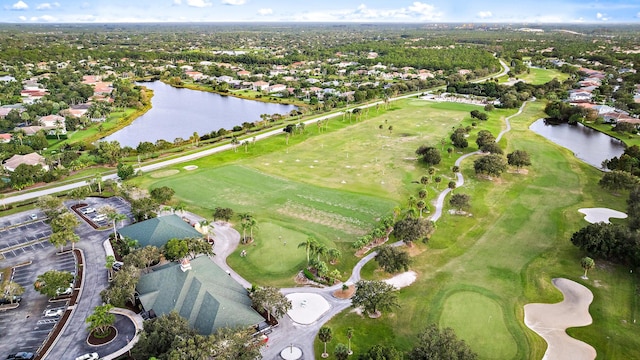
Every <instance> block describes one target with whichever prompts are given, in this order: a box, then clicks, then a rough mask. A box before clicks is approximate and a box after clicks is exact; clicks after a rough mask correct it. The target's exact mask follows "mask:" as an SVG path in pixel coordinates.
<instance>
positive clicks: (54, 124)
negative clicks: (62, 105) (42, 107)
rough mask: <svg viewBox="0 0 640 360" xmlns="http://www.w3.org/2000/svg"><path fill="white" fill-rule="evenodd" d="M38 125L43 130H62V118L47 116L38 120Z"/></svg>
mask: <svg viewBox="0 0 640 360" xmlns="http://www.w3.org/2000/svg"><path fill="white" fill-rule="evenodd" d="M39 121H40V124H41V125H42V126H43V127H45V128H64V127H65V126H64V117H62V116H60V115H47V116H43V117H41V118H40V120H39Z"/></svg>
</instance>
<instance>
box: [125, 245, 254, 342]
mask: <svg viewBox="0 0 640 360" xmlns="http://www.w3.org/2000/svg"><path fill="white" fill-rule="evenodd" d="M136 289H137V291H138V293H139V294H140V302H141V303H142V305H143V306H144V308H145V310H147V311H149V310H152V309H153V311H154V312H155V313H156V315H162V314H168V313H170V312H171V311H176V312H177V313H178V314H179V315H180V316H182V317H184V318H185V319H187V320H188V321H189V324H190V325H191V326H192V327H193V328H195V329H196V330H197V331H198V332H199V333H200V334H203V335H209V334H211V333H213V332H215V331H216V330H217V329H218V328H221V327H238V326H251V325H255V324H257V323H259V322H261V321H263V320H264V318H263V317H262V316H261V315H260V314H258V313H257V312H256V311H255V310H254V309H253V308H252V307H251V299H250V298H249V296H248V294H247V290H246V289H245V288H243V287H242V285H240V284H238V283H237V282H236V281H235V280H233V279H232V278H231V277H230V276H229V275H228V274H227V273H226V272H225V271H224V270H222V269H221V268H220V267H219V266H218V265H216V264H214V263H213V261H211V260H210V259H209V258H208V257H207V256H200V257H198V258H196V259H194V260H191V270H187V271H182V269H181V268H180V264H178V263H170V264H167V265H164V266H162V267H160V268H155V269H154V270H153V272H151V273H148V274H144V275H142V276H141V277H140V280H139V281H138V284H137V286H136Z"/></svg>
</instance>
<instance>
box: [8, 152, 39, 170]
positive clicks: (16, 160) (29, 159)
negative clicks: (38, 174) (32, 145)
mask: <svg viewBox="0 0 640 360" xmlns="http://www.w3.org/2000/svg"><path fill="white" fill-rule="evenodd" d="M22 164H27V165H40V166H42V168H43V169H44V170H45V171H49V166H48V165H47V163H46V162H45V161H44V157H43V156H41V155H40V154H38V153H35V152H33V153H30V154H26V155H13V156H12V157H10V158H9V159H8V160H7V161H5V162H4V164H2V166H3V167H4V168H5V169H6V170H7V171H11V172H13V171H15V170H16V168H17V167H18V166H20V165H22Z"/></svg>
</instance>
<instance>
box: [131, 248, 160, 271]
mask: <svg viewBox="0 0 640 360" xmlns="http://www.w3.org/2000/svg"><path fill="white" fill-rule="evenodd" d="M161 256H162V252H161V251H160V249H158V248H157V247H155V246H151V245H147V246H145V247H143V248H141V249H136V250H134V251H132V252H130V253H129V254H127V255H126V256H125V257H124V258H123V259H122V261H123V262H124V264H125V265H132V266H135V267H136V268H138V269H140V270H147V269H148V268H149V266H151V264H153V263H155V262H158V261H160V257H161Z"/></svg>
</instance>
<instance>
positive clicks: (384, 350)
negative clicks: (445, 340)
mask: <svg viewBox="0 0 640 360" xmlns="http://www.w3.org/2000/svg"><path fill="white" fill-rule="evenodd" d="M358 360H402V353H401V352H400V351H398V350H397V349H396V348H394V347H393V346H384V345H379V344H378V345H374V346H372V347H371V348H369V350H367V352H365V353H363V354H360V356H359V357H358ZM443 360H444V359H443Z"/></svg>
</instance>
